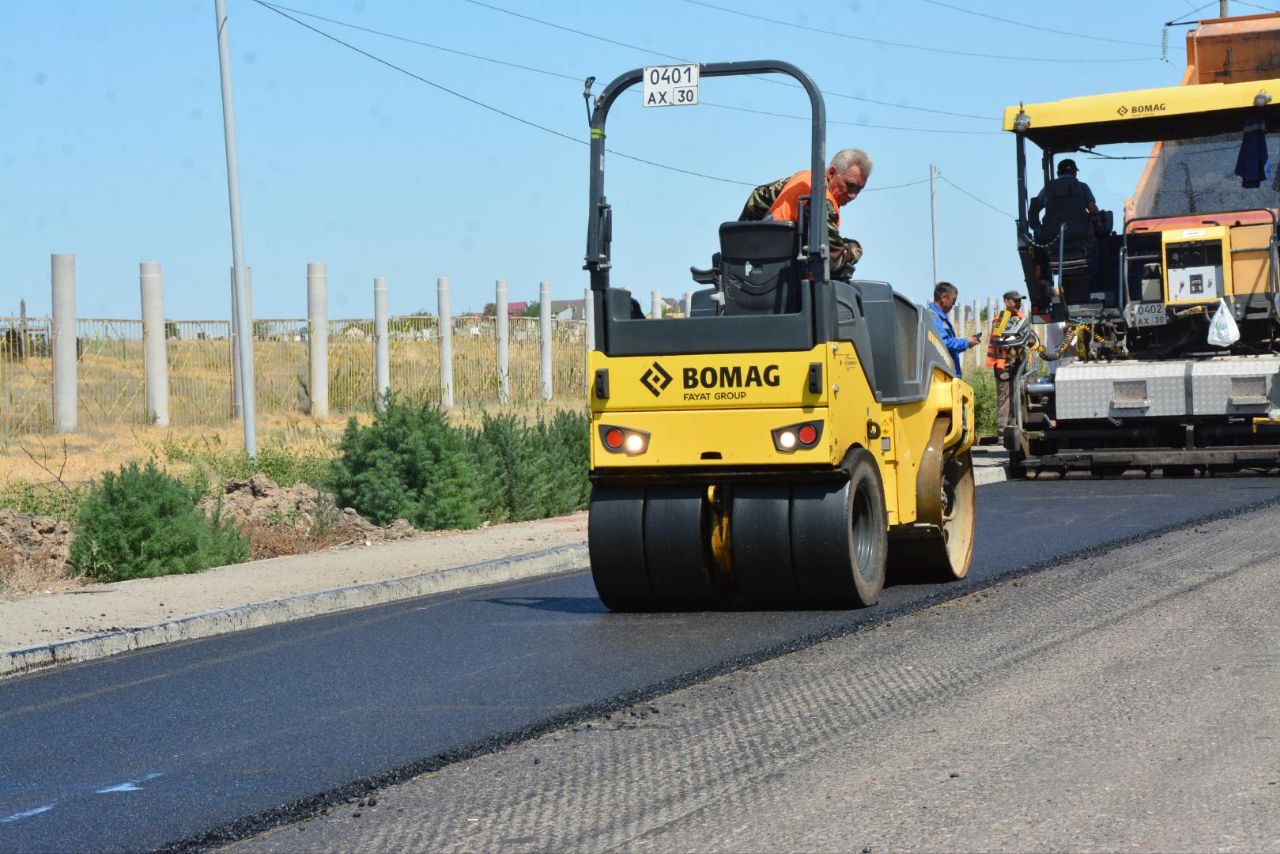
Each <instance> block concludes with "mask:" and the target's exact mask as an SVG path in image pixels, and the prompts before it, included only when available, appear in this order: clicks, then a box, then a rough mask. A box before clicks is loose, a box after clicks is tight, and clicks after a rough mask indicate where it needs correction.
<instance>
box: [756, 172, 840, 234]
mask: <svg viewBox="0 0 1280 854" xmlns="http://www.w3.org/2000/svg"><path fill="white" fill-rule="evenodd" d="M812 193H813V182H812V181H811V180H810V178H809V170H808V169H803V170H801V171H799V172H797V173H796V174H794V175H792V176H791V177H790V178H789V179H787V183H786V184H784V185H783V187H782V189H781V190H780V191H778V198H776V199H774V202H773V204H772V205H770V206H769V214H770V215H771V216H772V217H773V218H774V219H775V220H777V221H779V222H799V221H800V197H801V196H808V195H811V194H812ZM826 195H827V201H828V202H830V203H831V207H830V208H828V211H831V210H834V211H835V212H836V228H839V227H840V205H838V204H836V197H835V196H833V195H832V194H831V189H830V187H828V188H827V194H826Z"/></svg>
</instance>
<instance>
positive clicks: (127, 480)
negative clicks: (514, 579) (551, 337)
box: [0, 401, 590, 592]
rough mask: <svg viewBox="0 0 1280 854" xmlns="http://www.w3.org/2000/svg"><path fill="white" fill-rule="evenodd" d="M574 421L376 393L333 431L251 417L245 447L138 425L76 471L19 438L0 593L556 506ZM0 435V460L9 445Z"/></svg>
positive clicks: (569, 479) (583, 450)
mask: <svg viewBox="0 0 1280 854" xmlns="http://www.w3.org/2000/svg"><path fill="white" fill-rule="evenodd" d="M587 430H588V427H587V419H586V417H585V416H584V415H583V414H582V413H580V412H576V411H572V410H559V411H557V410H550V411H546V412H539V411H532V412H528V413H513V412H503V413H499V414H493V413H476V412H464V413H444V412H442V411H440V410H439V409H437V408H435V407H433V406H430V405H425V406H419V405H409V404H403V403H400V402H397V401H391V402H390V404H389V405H388V407H387V408H386V411H385V412H382V413H379V414H378V415H376V416H373V417H372V418H370V417H369V416H362V417H360V418H358V419H357V418H352V419H350V420H349V421H348V422H347V424H346V425H345V427H343V428H342V429H341V430H340V431H339V429H337V428H336V425H334V424H333V423H330V424H325V425H307V424H303V423H299V422H292V421H291V422H290V423H288V424H286V425H284V426H283V427H275V428H269V429H267V430H263V431H261V432H260V443H259V453H258V457H257V459H256V460H253V461H251V460H250V459H249V458H248V457H247V456H246V455H245V454H244V452H243V450H242V449H241V448H239V447H238V441H237V439H236V438H234V437H233V435H232V434H231V432H229V431H225V432H226V435H223V433H218V432H213V433H205V434H192V433H183V432H181V431H168V432H166V433H163V434H161V435H155V433H154V431H153V433H152V435H150V436H144V437H137V436H135V437H134V441H133V446H132V447H133V451H134V456H133V459H131V460H130V461H128V462H123V463H117V464H116V465H113V466H111V467H110V468H107V469H106V470H105V471H104V470H103V469H99V470H98V472H99V473H96V474H94V475H92V476H90V477H84V474H85V473H86V469H87V468H89V467H90V465H91V463H88V462H86V460H84V459H83V458H77V457H76V449H75V448H74V447H71V449H70V450H69V445H68V444H67V443H63V442H60V441H59V442H57V443H55V442H53V441H52V440H48V439H46V440H44V443H43V444H39V443H37V444H35V446H34V447H23V448H21V449H20V450H21V452H22V454H23V457H22V459H23V460H25V464H26V467H27V469H26V471H27V473H28V478H23V479H16V478H12V476H11V475H10V476H9V477H0V592H23V591H29V590H39V589H48V588H52V587H59V586H66V585H67V584H74V583H83V582H84V581H89V580H93V581H117V580H123V579H127V578H139V577H148V576H154V575H164V574H170V573H179V572H195V571H199V570H201V569H205V568H208V567H212V566H219V565H223V564H226V563H235V562H239V561H243V560H247V559H249V558H250V557H251V556H252V557H255V558H259V557H274V556H278V555H285V554H298V553H304V552H308V551H315V550H317V549H321V548H327V547H330V546H334V545H342V544H351V543H368V542H371V541H373V540H380V539H399V538H401V537H404V536H410V535H412V534H413V533H414V531H415V530H441V529H461V528H473V527H476V526H478V525H481V524H484V523H489V522H495V523H496V522H507V521H523V520H528V519H539V518H545V517H548V516H554V515H561V514H565V513H571V512H573V511H575V510H579V509H581V508H583V507H585V506H586V503H587V499H588V496H589V493H590V487H589V484H588V482H587V478H586V472H587V453H588V451H587V447H588V446H587ZM77 439H78V437H74V438H73V439H72V441H76V440H77ZM12 445H13V443H11V444H10V446H8V447H0V452H2V453H0V461H4V460H5V457H4V454H9V455H10V456H9V459H13V458H14V457H16V454H14V453H13V451H14V448H13V446H12ZM9 468H13V467H12V466H10V467H9ZM69 471H74V472H75V473H76V475H79V476H80V477H79V479H72V477H70V476H68V472H69ZM31 472H38V473H39V474H40V475H41V476H40V477H39V479H35V478H30V477H29V474H30V473H31ZM399 520H404V521H399ZM55 540H56V542H57V546H58V547H57V548H51V546H50V544H51V543H54V541H55ZM68 546H69V547H68Z"/></svg>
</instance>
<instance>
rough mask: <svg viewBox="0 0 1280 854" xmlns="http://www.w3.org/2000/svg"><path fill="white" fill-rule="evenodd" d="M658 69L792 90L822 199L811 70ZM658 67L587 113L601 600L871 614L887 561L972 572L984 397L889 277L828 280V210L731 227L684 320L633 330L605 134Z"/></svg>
mask: <svg viewBox="0 0 1280 854" xmlns="http://www.w3.org/2000/svg"><path fill="white" fill-rule="evenodd" d="M656 71H657V75H655V77H654V80H655V81H656V80H658V79H659V78H660V77H661V78H669V77H676V78H677V79H689V78H692V79H694V80H702V79H705V78H715V77H721V76H726V75H740V74H768V73H774V74H784V75H789V76H790V77H792V78H794V79H795V80H797V81H798V82H799V83H800V84H801V85H802V86H803V87H804V89H805V90H806V91H807V93H808V96H809V101H810V105H811V108H812V116H813V119H812V126H811V131H812V135H811V175H812V176H813V182H812V196H813V197H814V198H817V199H823V198H824V197H825V175H824V168H825V159H826V154H825V125H826V119H825V107H824V104H823V100H822V96H821V93H820V92H819V91H818V88H817V86H816V85H815V84H814V83H813V81H812V80H811V79H810V78H809V77H808V76H807V75H806V74H805V73H804V72H802V71H801V70H800V69H798V68H796V67H795V66H793V65H790V64H788V63H785V62H778V61H754V62H734V63H705V64H701V65H695V66H674V67H664V68H662V69H656ZM653 72H655V69H635V70H632V71H629V72H627V73H625V74H622V75H621V76H619V77H618V78H617V79H615V80H614V81H613V82H612V83H610V84H609V85H608V86H607V87H606V88H605V89H604V91H603V93H602V94H600V95H599V96H598V97H596V98H594V99H590V98H589V100H588V106H589V110H590V116H591V183H590V194H591V198H590V217H589V223H588V233H587V257H586V269H588V270H589V271H590V276H591V298H592V300H591V301H592V305H591V308H590V310H591V311H592V312H593V319H594V330H595V333H594V334H595V338H594V343H593V348H592V352H591V355H590V366H589V369H590V376H589V380H590V409H591V426H592V431H591V480H592V497H591V507H590V522H589V545H590V553H591V566H592V575H593V578H594V581H595V585H596V589H597V591H598V593H599V594H600V598H601V599H602V600H603V601H604V603H605V604H606V605H607V606H608V607H610V608H611V609H613V610H621V611H646V610H665V609H689V608H714V607H740V606H745V607H774V606H784V607H819V608H833V607H856V606H865V605H872V604H874V603H875V602H876V600H877V598H878V597H879V594H880V591H881V588H882V587H883V585H884V582H885V574H886V566H887V565H889V564H892V565H893V566H894V567H895V571H896V570H897V569H898V568H901V570H902V571H903V572H909V573H916V574H920V575H928V576H932V577H938V576H941V577H944V578H963V577H964V576H965V575H966V574H967V572H968V569H969V563H970V560H971V556H972V550H973V530H974V498H975V496H974V481H973V471H972V461H971V459H970V456H969V449H970V447H971V446H972V444H973V441H974V429H973V425H974V408H973V390H972V389H971V388H970V386H969V385H968V384H966V383H965V382H963V381H962V380H961V379H959V378H958V377H957V376H955V372H954V369H953V367H952V361H951V359H950V357H949V355H948V353H947V352H946V350H945V348H944V347H943V346H942V344H941V342H940V341H939V340H938V338H937V336H936V335H935V333H934V331H933V327H932V323H931V322H930V319H929V318H928V317H927V315H926V313H925V312H924V310H922V309H921V308H920V307H919V306H917V305H915V304H913V303H912V302H911V301H910V300H908V299H906V298H905V297H903V296H902V295H900V294H898V293H895V292H894V290H893V289H892V288H891V287H890V286H889V285H888V284H885V283H883V282H872V281H856V280H855V281H833V280H832V277H831V275H830V272H829V268H830V265H829V260H828V252H829V248H830V247H829V245H828V234H827V224H826V218H825V216H822V215H819V216H814V217H810V216H807V215H802V216H801V220H800V222H799V223H791V222H777V221H762V222H726V223H724V224H723V225H721V226H720V229H719V238H720V246H719V251H718V252H717V253H716V254H715V255H714V258H713V265H712V267H711V268H709V269H705V270H698V269H696V268H695V269H693V271H692V272H693V275H694V280H695V281H696V282H699V283H701V284H704V285H709V286H710V287H706V288H704V289H702V290H700V291H697V292H696V293H695V294H694V295H693V300H692V310H691V312H690V316H688V317H678V318H667V319H644V318H638V317H634V316H633V311H632V300H631V297H630V294H629V292H628V291H626V290H623V289H619V288H615V287H612V286H611V285H610V269H611V264H610V241H611V237H612V215H611V207H610V205H609V203H608V202H607V201H606V197H605V193H604V175H605V173H604V166H605V148H604V138H605V121H606V118H607V116H608V113H609V109H610V107H611V106H612V105H613V104H614V102H615V100H616V99H617V98H618V97H619V96H620V95H621V94H622V93H623V92H624V91H625V90H627V89H628V88H630V87H632V86H634V85H635V84H637V83H641V82H642V81H643V80H644V79H645V77H646V75H648V74H651V73H653ZM681 74H683V75H685V76H684V77H683V78H680V77H679V75H681ZM676 97H677V98H680V97H688V96H687V95H685V96H681V95H677V96H676ZM691 100H692V101H693V102H696V93H695V95H694V96H693V97H692V99H691ZM677 102H679V101H677Z"/></svg>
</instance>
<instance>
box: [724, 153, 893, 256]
mask: <svg viewBox="0 0 1280 854" xmlns="http://www.w3.org/2000/svg"><path fill="white" fill-rule="evenodd" d="M870 177H871V157H870V156H869V155H868V154H867V153H866V152H865V151H863V150H862V149H861V148H846V149H844V150H842V151H838V152H836V155H835V156H834V157H832V158H831V165H830V166H828V167H827V230H828V240H829V242H830V245H831V272H832V274H835V273H837V272H839V271H840V270H842V269H843V268H844V267H845V266H846V265H852V264H857V263H858V261H859V260H860V259H861V258H862V245H861V244H859V243H858V241H856V240H854V239H853V238H851V237H844V236H843V235H841V234H840V208H842V207H844V206H845V205H847V204H848V203H849V202H851V201H853V200H854V199H856V198H857V197H858V193H860V192H862V191H863V189H865V188H866V186H867V181H868V179H870ZM812 189H813V185H812V181H811V179H810V176H809V170H808V169H805V170H803V171H801V172H797V173H796V174H794V175H792V176H791V177H790V178H779V179H778V180H776V181H774V182H772V183H770V184H762V185H760V186H759V187H756V188H755V189H754V190H752V191H751V196H750V198H748V199H747V204H746V205H745V206H744V207H743V208H742V213H741V214H740V215H739V216H738V219H739V220H751V221H757V220H764V219H772V220H777V221H778V222H796V221H797V220H798V219H799V217H800V197H801V196H807V195H809V194H810V193H811V192H812Z"/></svg>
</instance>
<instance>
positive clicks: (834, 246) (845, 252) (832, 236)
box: [827, 202, 862, 274]
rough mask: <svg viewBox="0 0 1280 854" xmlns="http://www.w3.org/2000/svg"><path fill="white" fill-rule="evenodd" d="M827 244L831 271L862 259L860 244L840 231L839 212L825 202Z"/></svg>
mask: <svg viewBox="0 0 1280 854" xmlns="http://www.w3.org/2000/svg"><path fill="white" fill-rule="evenodd" d="M827 244H828V245H829V246H830V251H831V272H832V273H833V274H834V273H836V272H837V271H839V270H843V269H844V268H845V267H846V266H847V265H850V264H857V263H858V262H859V261H861V260H862V244H861V243H859V242H858V241H856V240H854V239H853V238H852V237H845V236H844V235H843V234H841V233H840V213H839V211H837V210H836V209H835V208H833V207H832V206H831V203H830V202H827Z"/></svg>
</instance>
